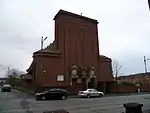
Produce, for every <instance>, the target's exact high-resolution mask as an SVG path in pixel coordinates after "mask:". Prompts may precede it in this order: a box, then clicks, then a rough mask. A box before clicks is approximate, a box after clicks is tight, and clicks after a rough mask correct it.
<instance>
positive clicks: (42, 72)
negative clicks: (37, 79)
mask: <svg viewBox="0 0 150 113" xmlns="http://www.w3.org/2000/svg"><path fill="white" fill-rule="evenodd" d="M47 38H48V37H45V38H43V36H42V37H41V87H42V79H43V75H44V72H45V71H44V69H43V44H44V41H45V40H46V39H47Z"/></svg>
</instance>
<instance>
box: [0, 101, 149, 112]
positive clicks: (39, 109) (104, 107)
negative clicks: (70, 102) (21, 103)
mask: <svg viewBox="0 0 150 113" xmlns="http://www.w3.org/2000/svg"><path fill="white" fill-rule="evenodd" d="M140 103H142V104H146V103H150V102H149V101H143V102H140ZM78 107H80V106H70V107H69V106H67V107H61V108H56V109H65V110H68V111H69V112H82V111H87V110H108V109H111V108H119V107H123V105H120V104H117V105H114V106H108V105H107V106H103V107H98V106H97V107H94V106H93V107H91V108H90V106H85V107H89V108H78ZM82 107H83V106H82ZM69 108H70V110H69ZM72 108H74V110H73V109H72ZM56 109H49V110H56ZM46 110H47V108H46V109H41V108H36V109H33V108H30V109H14V110H0V113H11V112H27V111H28V112H29V111H31V112H33V111H46Z"/></svg>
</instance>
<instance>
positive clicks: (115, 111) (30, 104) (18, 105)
mask: <svg viewBox="0 0 150 113" xmlns="http://www.w3.org/2000/svg"><path fill="white" fill-rule="evenodd" d="M132 101H134V102H138V103H142V104H144V106H143V110H145V109H148V108H150V94H141V95H128V96H107V97H102V98H90V99H81V98H68V99H67V100H50V101H36V100H35V98H34V97H33V96H30V95H28V94H25V93H22V92H19V91H15V90H13V91H12V92H1V91H0V113H43V112H44V111H50V110H59V109H64V110H67V111H69V113H122V112H124V107H123V104H124V103H128V102H132Z"/></svg>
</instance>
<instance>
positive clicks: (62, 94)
mask: <svg viewBox="0 0 150 113" xmlns="http://www.w3.org/2000/svg"><path fill="white" fill-rule="evenodd" d="M35 97H36V100H50V99H61V100H65V99H66V98H67V97H68V92H67V91H66V90H64V89H50V90H48V91H45V92H41V93H36V94H35Z"/></svg>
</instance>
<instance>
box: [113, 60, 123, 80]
mask: <svg viewBox="0 0 150 113" xmlns="http://www.w3.org/2000/svg"><path fill="white" fill-rule="evenodd" d="M121 68H122V65H121V64H119V63H118V61H117V60H114V61H113V62H112V69H113V76H114V77H115V80H116V81H117V77H118V76H120V75H121V74H122V73H121Z"/></svg>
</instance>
